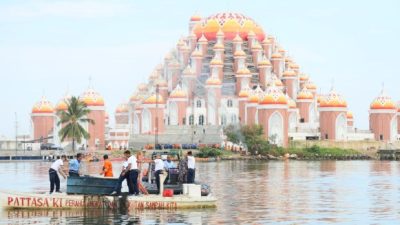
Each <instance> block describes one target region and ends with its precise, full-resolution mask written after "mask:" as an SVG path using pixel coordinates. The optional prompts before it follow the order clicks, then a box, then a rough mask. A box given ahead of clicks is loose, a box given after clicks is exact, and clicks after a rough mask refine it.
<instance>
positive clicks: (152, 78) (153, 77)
mask: <svg viewBox="0 0 400 225" xmlns="http://www.w3.org/2000/svg"><path fill="white" fill-rule="evenodd" d="M158 77H159V74H158V72H157V70H154V71H153V72H152V73H151V74H150V76H149V80H151V81H154V80H156V79H157V78H158Z"/></svg>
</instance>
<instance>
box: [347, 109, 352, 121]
mask: <svg viewBox="0 0 400 225" xmlns="http://www.w3.org/2000/svg"><path fill="white" fill-rule="evenodd" d="M346 117H347V119H348V120H352V119H353V118H354V117H353V112H351V111H347V114H346Z"/></svg>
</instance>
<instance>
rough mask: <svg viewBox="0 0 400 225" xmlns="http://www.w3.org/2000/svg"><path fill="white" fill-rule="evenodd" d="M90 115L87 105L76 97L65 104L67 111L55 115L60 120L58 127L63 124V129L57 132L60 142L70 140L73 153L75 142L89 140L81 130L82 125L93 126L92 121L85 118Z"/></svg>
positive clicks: (86, 133) (88, 136)
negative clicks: (89, 124)
mask: <svg viewBox="0 0 400 225" xmlns="http://www.w3.org/2000/svg"><path fill="white" fill-rule="evenodd" d="M89 113H90V109H88V107H87V105H86V104H85V103H84V102H83V101H81V100H80V99H79V98H78V97H75V96H73V97H71V99H69V100H68V102H67V110H65V111H58V112H57V114H58V116H59V118H60V121H59V122H58V125H60V124H63V125H64V126H63V128H61V130H60V131H59V132H58V135H59V136H60V138H61V141H64V140H65V139H66V138H70V139H72V150H73V151H75V141H76V142H78V143H81V142H82V138H84V139H86V140H87V139H89V138H90V134H89V133H88V132H87V131H86V130H85V128H83V126H82V124H85V123H91V124H94V121H93V120H92V119H89V118H87V116H88V114H89Z"/></svg>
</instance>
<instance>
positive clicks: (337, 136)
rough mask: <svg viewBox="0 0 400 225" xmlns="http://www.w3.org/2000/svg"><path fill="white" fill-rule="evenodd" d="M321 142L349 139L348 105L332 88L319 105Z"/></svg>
mask: <svg viewBox="0 0 400 225" xmlns="http://www.w3.org/2000/svg"><path fill="white" fill-rule="evenodd" d="M319 112H320V116H319V123H320V132H321V140H346V139H347V117H346V115H347V103H346V101H345V100H344V98H343V97H342V96H341V95H339V94H338V93H336V91H335V90H334V89H333V88H332V89H331V91H330V92H329V93H328V94H327V95H325V96H324V97H323V98H322V99H321V102H320V104H319Z"/></svg>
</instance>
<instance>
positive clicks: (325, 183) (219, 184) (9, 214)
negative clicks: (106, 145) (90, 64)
mask: <svg viewBox="0 0 400 225" xmlns="http://www.w3.org/2000/svg"><path fill="white" fill-rule="evenodd" d="M49 165H50V163H48V162H19V163H10V162H8V163H0V171H2V173H1V174H0V180H2V181H9V182H3V184H2V187H1V189H4V190H16V191H48V190H47V189H48V186H49V184H48V175H47V169H48V167H49ZM120 168H121V163H114V174H119V172H120ZM84 169H85V171H86V173H90V174H98V173H99V172H100V169H101V162H99V163H85V165H84ZM399 171H400V165H399V163H398V162H385V161H383V162H381V161H317V162H307V161H276V162H261V161H225V162H218V163H217V162H212V163H198V172H197V174H196V176H197V178H198V180H199V181H203V182H207V183H209V184H210V185H211V187H212V191H213V193H214V195H216V196H217V197H218V199H219V200H218V202H217V208H216V209H211V210H203V209H199V210H177V211H168V210H157V211H131V212H121V211H107V210H80V211H74V210H69V211H54V210H48V211H43V210H41V211H27V210H14V211H2V213H1V214H0V224H16V223H19V224H21V223H26V224H28V223H36V224H82V223H87V224H93V223H94V224H215V223H227V224H266V223H273V224H276V223H279V224H315V223H348V224H365V223H368V224H371V223H376V224H382V223H388V224H398V223H399V221H400V214H399V213H398V212H400V204H399V199H400V198H399V197H400V196H399V194H398V193H399V191H400V181H399V179H398V175H399ZM61 185H62V187H63V189H62V190H64V191H65V180H62V184H61Z"/></svg>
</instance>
